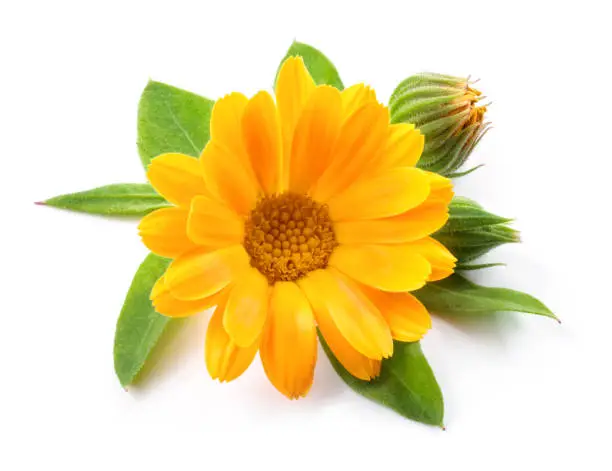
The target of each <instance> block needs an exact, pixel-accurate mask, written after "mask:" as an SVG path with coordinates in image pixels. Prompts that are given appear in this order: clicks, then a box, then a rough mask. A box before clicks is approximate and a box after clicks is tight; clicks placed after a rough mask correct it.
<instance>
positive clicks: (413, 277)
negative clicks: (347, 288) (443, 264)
mask: <svg viewBox="0 0 612 471" xmlns="http://www.w3.org/2000/svg"><path fill="white" fill-rule="evenodd" d="M329 265H330V266H332V267H335V268H337V269H338V270H340V271H341V272H343V273H344V274H346V275H348V276H350V277H351V278H353V279H355V280H357V281H359V282H361V283H363V284H365V285H368V286H371V287H373V288H378V289H380V290H383V291H390V292H395V293H397V292H403V291H413V290H416V289H419V288H421V287H422V286H423V285H424V284H425V282H426V281H427V278H428V277H429V274H430V273H431V267H430V265H429V262H428V261H427V260H426V259H425V257H424V256H423V255H421V254H420V253H419V252H418V250H417V249H416V248H413V247H412V246H411V245H410V244H401V245H341V246H339V247H337V248H336V249H335V250H334V251H333V253H332V255H331V257H330V258H329Z"/></svg>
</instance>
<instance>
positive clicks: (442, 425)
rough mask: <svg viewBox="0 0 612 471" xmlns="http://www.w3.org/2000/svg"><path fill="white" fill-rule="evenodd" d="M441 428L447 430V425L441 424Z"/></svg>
mask: <svg viewBox="0 0 612 471" xmlns="http://www.w3.org/2000/svg"><path fill="white" fill-rule="evenodd" d="M440 428H441V429H442V431H443V432H446V425H444V424H440Z"/></svg>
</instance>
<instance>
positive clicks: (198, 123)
mask: <svg viewBox="0 0 612 471" xmlns="http://www.w3.org/2000/svg"><path fill="white" fill-rule="evenodd" d="M213 105H214V101H212V100H209V99H208V98H204V97H201V96H199V95H196V94H195V93H191V92H188V91H185V90H181V89H180V88H175V87H171V86H170V85H166V84H164V83H160V82H153V81H151V82H149V83H148V85H147V86H146V88H145V89H144V92H143V93H142V96H141V97H140V104H139V105H138V152H139V153H140V160H142V164H143V165H144V167H145V168H147V166H148V165H149V162H150V161H151V159H152V158H153V157H156V156H158V155H159V154H164V153H166V152H181V153H183V154H187V155H191V156H193V157H199V155H200V153H201V152H202V149H204V146H205V145H206V143H207V142H208V140H209V139H210V130H209V122H210V114H211V112H212V108H213Z"/></svg>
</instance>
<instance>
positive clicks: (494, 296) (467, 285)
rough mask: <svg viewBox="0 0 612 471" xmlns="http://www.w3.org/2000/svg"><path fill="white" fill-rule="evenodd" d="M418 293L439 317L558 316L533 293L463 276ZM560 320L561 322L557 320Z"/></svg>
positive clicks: (428, 286) (453, 276)
mask: <svg viewBox="0 0 612 471" xmlns="http://www.w3.org/2000/svg"><path fill="white" fill-rule="evenodd" d="M412 294H414V295H415V296H416V297H417V298H418V299H419V300H420V301H421V302H422V303H423V304H424V305H425V307H427V309H428V310H429V311H432V312H436V313H438V314H459V315H463V314H489V313H493V312H502V311H513V312H524V313H528V314H538V315H540V316H546V317H551V318H553V319H557V317H556V316H555V315H554V314H553V313H552V312H551V311H550V309H548V308H547V307H546V306H545V305H544V304H542V303H541V302H540V301H538V300H537V299H536V298H534V297H533V296H530V295H529V294H526V293H522V292H520V291H514V290H511V289H507V288H488V287H485V286H479V285H477V284H476V283H472V282H471V281H469V280H468V279H466V278H464V277H463V276H461V275H459V274H456V273H455V274H454V275H452V276H450V277H448V278H446V279H444V280H441V281H437V282H435V283H428V284H427V285H425V286H424V287H423V288H421V289H420V290H418V291H415V292H413V293H412ZM557 320H558V319H557Z"/></svg>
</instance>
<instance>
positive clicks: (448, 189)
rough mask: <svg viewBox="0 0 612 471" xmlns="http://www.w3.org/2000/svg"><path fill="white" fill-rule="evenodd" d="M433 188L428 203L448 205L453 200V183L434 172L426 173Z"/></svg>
mask: <svg viewBox="0 0 612 471" xmlns="http://www.w3.org/2000/svg"><path fill="white" fill-rule="evenodd" d="M424 173H425V176H426V177H427V179H428V180H429V186H430V188H431V190H430V192H429V195H428V196H427V203H429V204H433V203H442V204H445V205H448V204H449V203H450V202H451V200H452V199H453V195H454V192H453V182H452V181H451V180H449V179H448V178H446V177H443V176H442V175H438V174H437V173H434V172H424Z"/></svg>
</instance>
